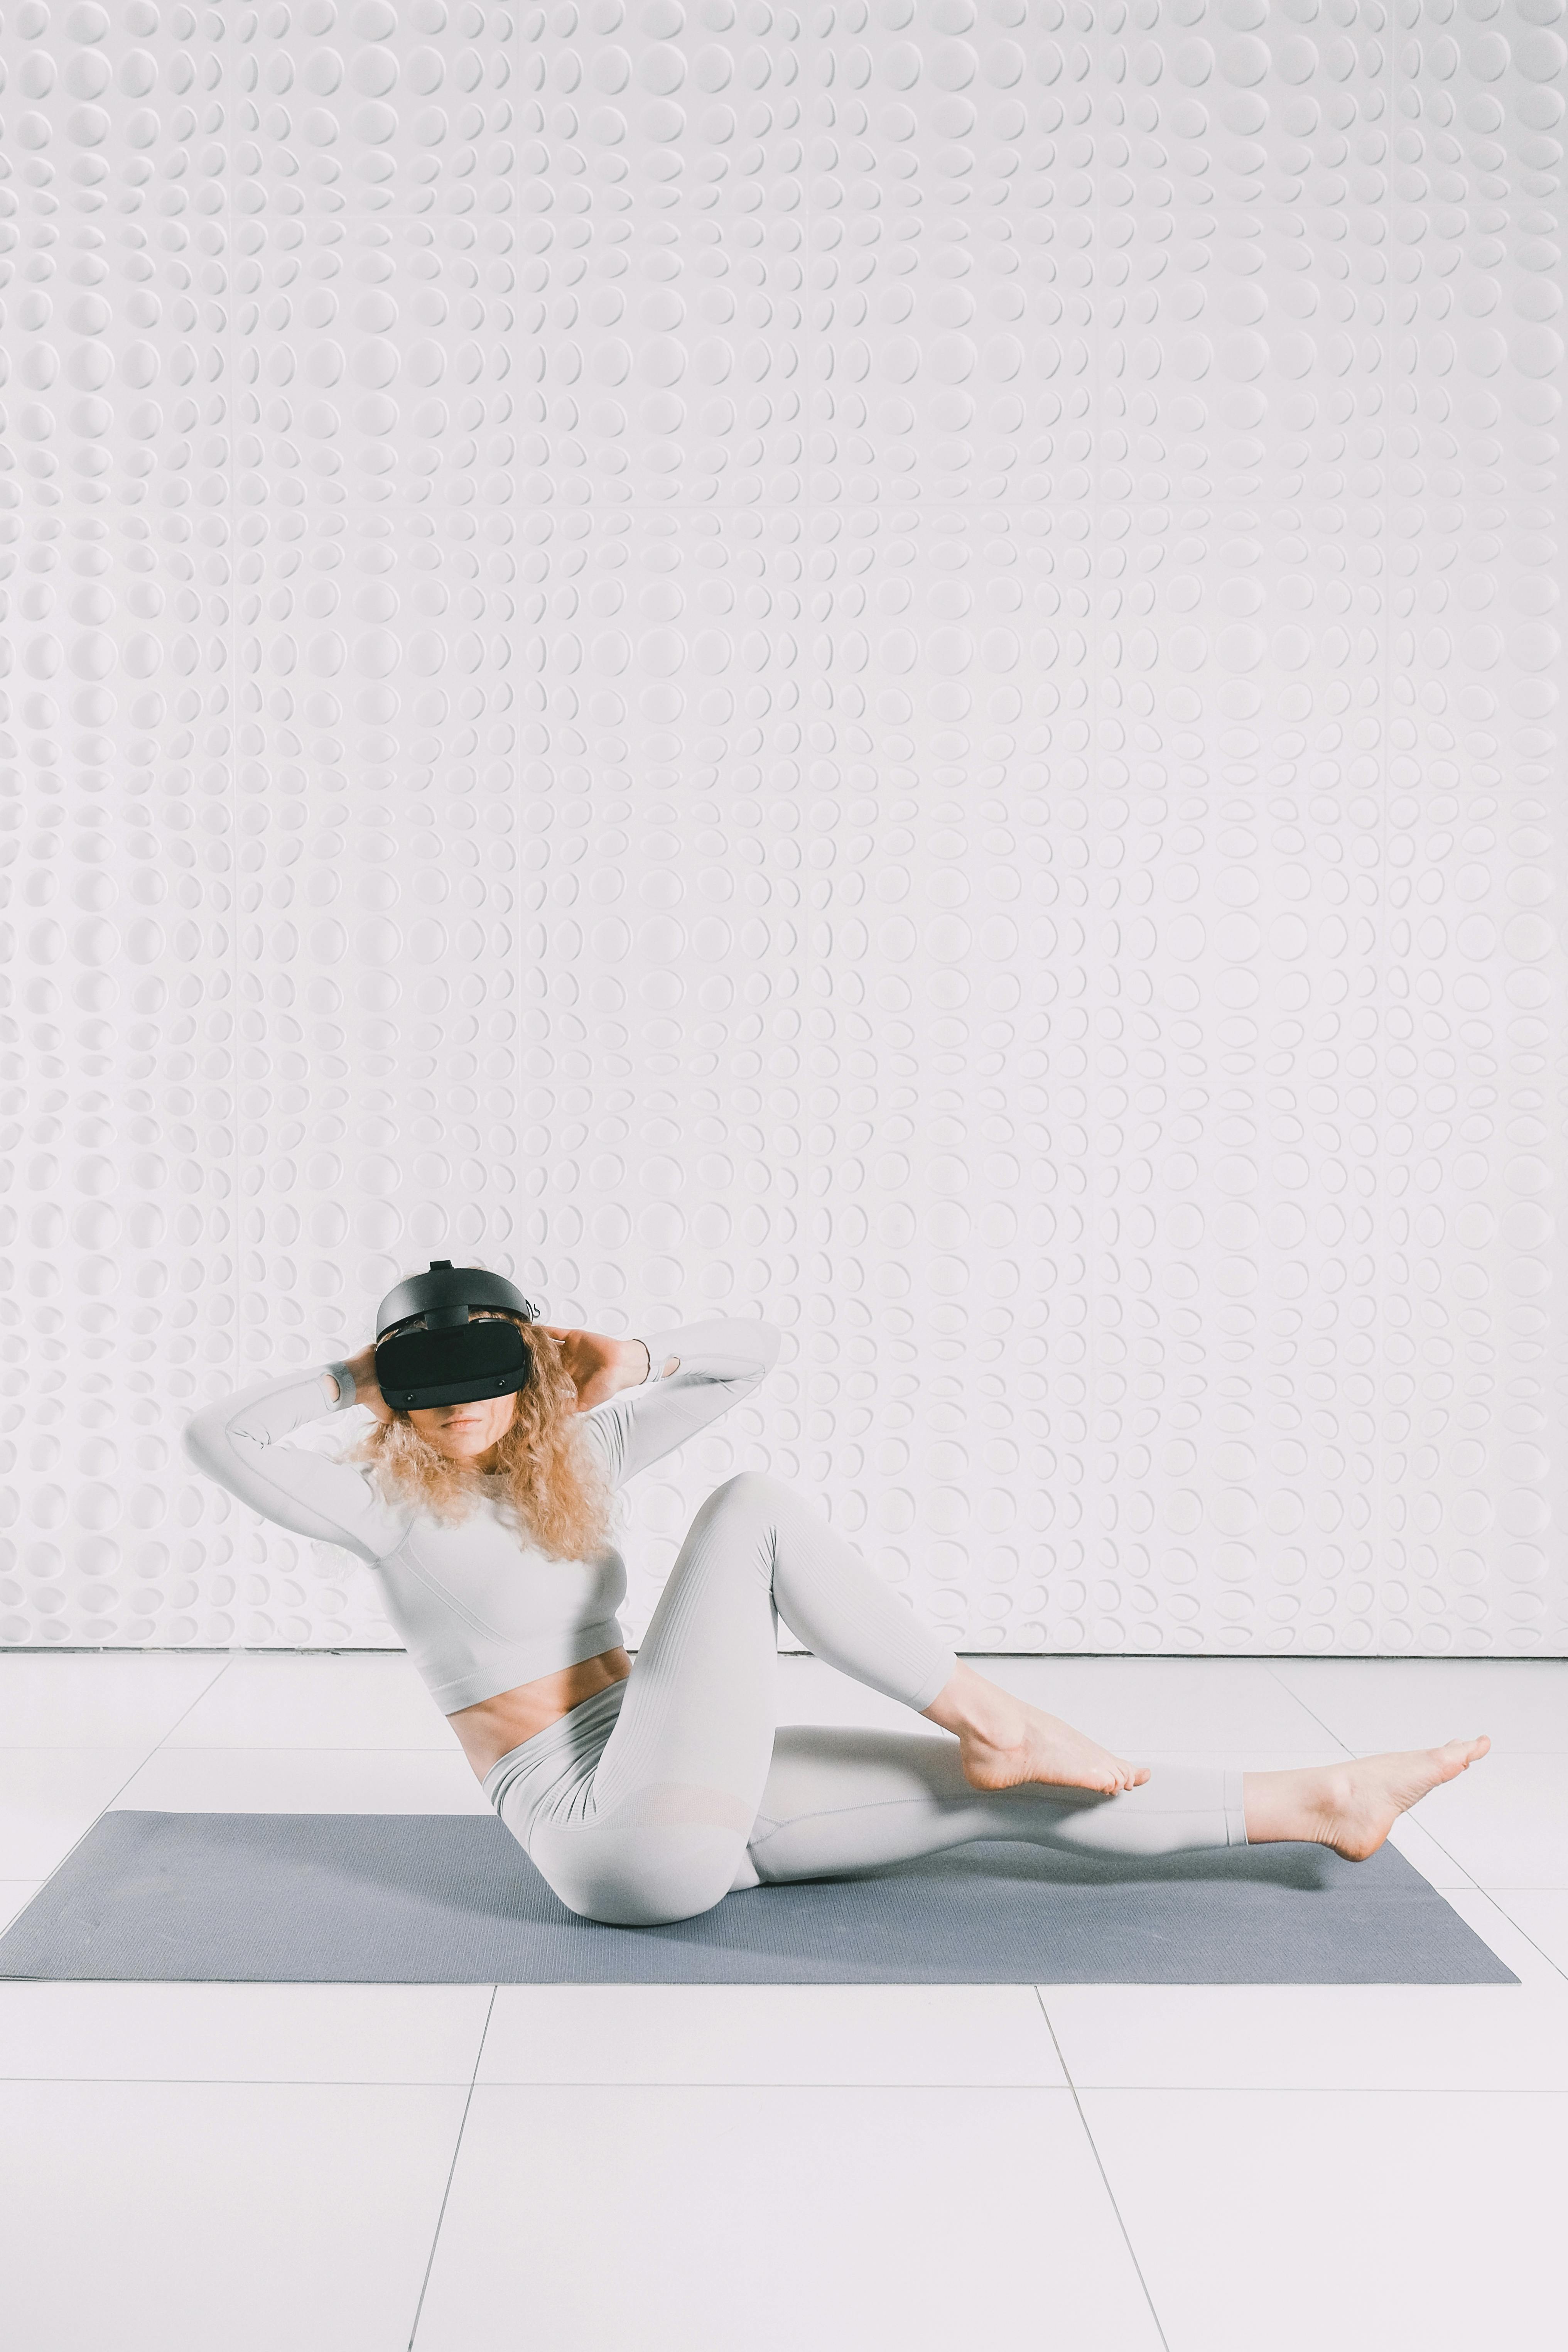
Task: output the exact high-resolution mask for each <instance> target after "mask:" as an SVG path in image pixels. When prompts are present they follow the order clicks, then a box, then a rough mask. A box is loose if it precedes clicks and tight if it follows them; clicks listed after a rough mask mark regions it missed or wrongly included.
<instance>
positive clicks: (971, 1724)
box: [921, 1664, 1024, 1748]
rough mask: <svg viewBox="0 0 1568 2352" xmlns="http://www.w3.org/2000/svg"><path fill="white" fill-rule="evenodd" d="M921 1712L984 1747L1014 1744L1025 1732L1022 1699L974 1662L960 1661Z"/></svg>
mask: <svg viewBox="0 0 1568 2352" xmlns="http://www.w3.org/2000/svg"><path fill="white" fill-rule="evenodd" d="M921 1712H922V1713H923V1714H924V1715H925V1716H926V1717H928V1718H929V1720H930V1721H931V1722H932V1723H937V1724H940V1725H941V1726H942V1729H943V1730H944V1731H952V1732H956V1733H957V1735H958V1737H959V1738H961V1739H963V1738H965V1737H967V1738H971V1739H975V1740H978V1741H980V1742H981V1743H982V1744H983V1745H984V1746H985V1747H987V1748H1015V1747H1016V1746H1017V1745H1018V1742H1019V1741H1020V1739H1021V1738H1023V1734H1024V1708H1023V1703H1022V1701H1021V1700H1019V1699H1016V1698H1015V1697H1014V1696H1013V1694H1012V1692H1011V1691H1005V1690H1003V1689H1001V1688H1000V1686H999V1685H997V1684H995V1683H992V1682H987V1681H986V1679H985V1677H984V1675H978V1674H976V1673H975V1671H974V1669H973V1666H965V1665H962V1664H961V1665H960V1666H959V1668H958V1671H957V1673H956V1674H954V1675H952V1679H951V1680H950V1681H949V1682H948V1683H947V1684H946V1685H944V1687H943V1688H942V1690H940V1691H939V1692H938V1693H937V1696H936V1697H935V1698H933V1699H932V1701H931V1705H930V1706H928V1707H925V1708H922V1710H921Z"/></svg>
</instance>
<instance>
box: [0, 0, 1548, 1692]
mask: <svg viewBox="0 0 1568 2352" xmlns="http://www.w3.org/2000/svg"><path fill="white" fill-rule="evenodd" d="M3 62H4V67H5V80H4V86H3V88H0V306H3V313H4V315H3V319H0V327H3V330H4V331H3V334H0V350H3V351H4V353H5V366H6V368H7V370H8V373H7V375H6V378H5V382H4V383H3V385H0V412H3V413H0V593H3V595H4V598H5V608H4V614H3V616H0V617H3V621H4V631H3V637H0V645H3V650H4V656H5V676H4V680H3V685H0V692H3V695H4V709H0V763H3V764H0V812H3V817H4V830H3V833H0V840H3V844H4V865H3V869H0V883H3V887H4V893H5V903H4V911H3V913H0V926H3V939H4V965H5V979H4V988H5V995H4V1000H3V1003H0V1023H3V1027H0V1097H3V1098H0V1155H3V1167H4V1185H3V1188H0V1283H3V1289H0V1391H3V1393H0V1454H3V1463H4V1469H5V1479H4V1481H3V1482H0V1499H3V1508H4V1514H5V1523H4V1527H3V1528H0V1641H8V1642H74V1643H99V1642H102V1643H227V1642H243V1643H356V1642H370V1643H384V1642H386V1641H388V1640H390V1638H391V1636H390V1634H389V1633H388V1630H387V1628H386V1627H385V1625H384V1622H383V1621H382V1620H381V1619H380V1617H379V1615H378V1614H377V1612H376V1611H375V1608H374V1595H373V1592H372V1590H371V1588H370V1584H369V1580H367V1579H366V1578H364V1577H363V1575H361V1574H360V1573H359V1572H358V1571H357V1570H355V1569H354V1568H353V1566H352V1564H351V1563H350V1562H349V1561H348V1560H347V1559H346V1558H345V1556H344V1555H342V1553H340V1552H337V1551H334V1550H332V1549H331V1548H329V1547H324V1546H321V1547H317V1546H312V1545H310V1544H309V1543H307V1542H304V1541H297V1540H295V1539H294V1538H290V1537H289V1536H287V1535H285V1534H282V1533H280V1532H279V1531H278V1530H275V1529H271V1528H264V1527H262V1526H260V1525H258V1523H257V1522H256V1521H255V1520H254V1519H253V1518H252V1517H250V1516H249V1515H248V1514H247V1513H245V1512H242V1511H240V1510H239V1509H237V1508H236V1507H231V1506H230V1505H229V1503H228V1501H227V1500H226V1497H225V1496H223V1495H222V1494H221V1493H218V1492H216V1490H215V1489H214V1488H213V1487H212V1486H209V1485H207V1484H206V1483H205V1482H203V1481H201V1480H200V1479H198V1478H196V1477H195V1475H192V1474H191V1473H190V1472H189V1470H188V1466H187V1465H186V1463H185V1461H184V1455H183V1454H182V1452H181V1448H180V1442H179V1440H180V1429H181V1424H182V1422H183V1419H184V1416H185V1414H186V1413H187V1412H188V1411H189V1409H190V1407H191V1405H192V1404H193V1402H195V1400H197V1399H198V1398H203V1397H206V1396H209V1395H211V1394H214V1393H216V1392H218V1391H222V1390H223V1389H224V1388H225V1387H226V1386H231V1385H237V1384H240V1383H247V1382H249V1381H253V1380H255V1379H256V1378H258V1377H259V1376H260V1375H261V1373H262V1372H263V1371H264V1370H267V1369H268V1368H271V1367H274V1366H276V1365H278V1364H279V1362H282V1363H288V1362H294V1363H298V1364H300V1365H304V1364H307V1363H309V1362H310V1361H312V1360H319V1359H321V1358H322V1357H324V1356H326V1355H328V1354H333V1353H337V1352H340V1351H342V1350H343V1349H350V1348H352V1347H353V1346H354V1345H356V1344H358V1343H360V1342H361V1341H362V1340H363V1338H364V1337H365V1335H366V1332H367V1329H368V1324H369V1318H370V1315H371V1312H372V1309H373V1307H374V1302H375V1300H376V1298H377V1297H379V1295H380V1294H381V1293H382V1292H383V1291H384V1289H385V1288H386V1287H387V1286H389V1284H390V1283H391V1281H392V1280H393V1279H394V1278H395V1276H396V1275H397V1274H399V1273H400V1272H402V1271H404V1270H405V1268H406V1267H407V1266H408V1265H410V1264H415V1263H418V1262H420V1261H422V1260H423V1259H424V1258H425V1257H426V1256H427V1255H432V1254H435V1253H437V1252H438V1253H440V1254H442V1255H459V1256H460V1255H476V1256H479V1257H481V1258H484V1259H487V1260H488V1261H489V1262H490V1263H491V1264H494V1265H499V1266H500V1267H503V1268H504V1269H506V1270H507V1271H508V1272H510V1273H511V1274H513V1275H514V1276H516V1278H517V1279H518V1280H520V1281H521V1283H523V1284H524V1285H525V1286H527V1287H528V1288H529V1289H530V1290H537V1291H538V1292H540V1293H542V1295H543V1296H544V1297H546V1298H547V1300H548V1302H549V1312H550V1314H551V1316H552V1319H554V1320H557V1321H573V1320H577V1319H584V1318H594V1319H595V1321H597V1322H598V1323H600V1324H601V1325H604V1326H607V1327H608V1328H613V1329H617V1330H620V1329H626V1328H650V1327H654V1326H657V1325H658V1324H659V1323H662V1322H664V1321H667V1320H668V1319H673V1318H676V1317H680V1316H684V1317H699V1316H702V1315H707V1314H728V1313H742V1314H744V1313H749V1312H752V1311H754V1310H755V1309H757V1308H758V1307H761V1308H762V1309H763V1311H764V1312H766V1313H768V1314H769V1315H771V1316H773V1318H776V1319H777V1320H778V1321H780V1322H781V1323H783V1324H784V1326H785V1328H786V1333H787V1339H786V1349H785V1355H784V1361H783V1364H782V1366H781V1369H780V1370H779V1372H778V1373H777V1375H776V1376H775V1378H774V1379H773V1381H772V1382H771V1383H770V1386H769V1388H768V1390H767V1391H765V1392H764V1394H763V1397H762V1398H761V1399H760V1400H759V1401H758V1402H757V1404H756V1405H754V1406H747V1407H744V1408H742V1409H741V1410H740V1411H739V1412H737V1413H735V1414H734V1415H733V1416H732V1417H731V1420H729V1421H728V1422H727V1423H724V1425H723V1426H722V1428H721V1430H719V1431H716V1432H715V1433H713V1434H711V1435H710V1436H708V1437H705V1438H702V1439H700V1440H699V1441H698V1442H697V1443H695V1444H693V1445H692V1446H691V1447H690V1448H689V1452H688V1454H686V1455H684V1456H682V1457H681V1458H680V1459H679V1461H677V1462H675V1463H673V1464H671V1465H666V1467H665V1468H664V1469H663V1470H661V1471H660V1472H659V1473H657V1474H655V1475H654V1476H652V1477H650V1478H649V1479H647V1480H646V1481H644V1482H643V1484H642V1488H641V1491H640V1493H639V1494H638V1495H637V1497H636V1508H635V1514H634V1516H635V1518H636V1521H637V1529H636V1535H635V1540H634V1543H633V1546H632V1549H633V1554H634V1589H633V1595H632V1606H631V1608H630V1609H629V1611H628V1627H629V1630H630V1632H631V1633H632V1634H633V1636H634V1638H635V1636H636V1634H637V1632H638V1631H639V1630H640V1628H641V1625H642V1624H643V1622H646V1618H647V1611H648V1607H649V1605H650V1602H651V1600H652V1597H653V1595H654V1593H655V1592H656V1591H657V1589H658V1582H659V1580H660V1579H661V1577H662V1575H663V1574H664V1572H665V1570H667V1569H668V1563H669V1560H670V1559H671V1557H672V1556H673V1551H674V1547H675V1545H676V1543H677V1541H678V1540H679V1534H680V1531H681V1529H682V1528H683V1527H684V1525H685V1524H686V1521H687V1519H688V1517H689V1514H690V1512H691V1510H692V1508H693V1507H694V1506H695V1504H696V1502H697V1500H698V1499H699V1498H700V1495H701V1494H702V1493H703V1492H704V1491H705V1490H706V1489H707V1487H709V1486H711V1484H713V1483H714V1481H715V1480H717V1479H718V1478H720V1477H722V1476H723V1475H726V1474H727V1473H729V1472H731V1471H732V1470H735V1469H737V1468H742V1467H746V1466H752V1465H755V1466H767V1467H770V1468H772V1469H773V1470H774V1471H775V1472H778V1473H780V1474H782V1475H784V1476H786V1477H790V1478H793V1479H798V1480H800V1481H801V1482H802V1483H803V1484H804V1485H805V1486H806V1487H807V1488H808V1489H809V1490H810V1491H811V1492H813V1493H814V1494H817V1495H820V1496H823V1497H824V1499H825V1501H826V1507H827V1508H828V1509H829V1511H830V1512H831V1515H832V1517H833V1519H834V1521H835V1523H836V1524H837V1525H838V1526H840V1527H842V1528H844V1529H845V1530H846V1531H847V1532H848V1533H849V1534H850V1535H852V1536H853V1537H854V1538H856V1539H857V1540H858V1542H859V1543H861V1544H862V1545H863V1546H864V1548H865V1549H866V1550H867V1552H868V1555H869V1556H870V1557H871V1559H873V1560H874V1561H875V1563H876V1565H877V1567H878V1569H879V1571H880V1572H881V1573H883V1574H884V1575H885V1576H887V1577H888V1578H889V1580H892V1581H893V1582H894V1583H895V1584H896V1585H897V1586H898V1587H899V1588H900V1590H902V1591H905V1592H906V1593H907V1594H908V1596H909V1598H910V1600H911V1601H913V1602H914V1603H915V1604H916V1605H917V1606H918V1607H919V1608H920V1609H921V1611H922V1612H924V1613H925V1614H927V1615H928V1616H930V1617H931V1618H932V1619H933V1620H934V1621H935V1622H938V1623H940V1624H941V1625H942V1626H943V1627H944V1628H946V1629H947V1630H948V1631H949V1632H950V1633H951V1634H952V1638H953V1639H954V1640H955V1641H957V1642H959V1643H963V1644H964V1645H968V1646H971V1647H976V1648H1015V1649H1040V1648H1047V1649H1091V1650H1118V1649H1134V1650H1161V1649H1167V1650H1181V1649H1208V1650H1226V1649H1231V1650H1255V1651H1264V1652H1267V1651H1278V1650H1294V1651H1309V1652H1310V1651H1314V1650H1318V1651H1321V1650H1330V1649H1338V1650H1343V1651H1352V1652H1353V1651H1369V1650H1384V1651H1395V1652H1400V1651H1409V1652H1415V1653H1423V1652H1428V1653H1429V1652H1437V1651H1447V1650H1451V1651H1458V1652H1477V1651H1488V1650H1489V1651H1496V1652H1526V1651H1549V1652H1560V1651H1561V1650H1562V1649H1563V1631H1564V1627H1563V1587H1562V1581H1561V1570H1560V1569H1558V1568H1556V1567H1555V1566H1554V1565H1553V1554H1552V1527H1553V1522H1552V1509H1553V1501H1554V1484H1553V1482H1554V1481H1558V1482H1560V1477H1561V1473H1560V1471H1559V1469H1558V1467H1557V1457H1556V1455H1555V1454H1553V1452H1552V1447H1551V1443H1550V1439H1549V1435H1548V1424H1549V1416H1550V1412H1551V1403H1552V1399H1553V1398H1557V1397H1560V1396H1561V1393H1562V1389H1563V1360H1562V1358H1561V1354H1560V1353H1559V1354H1558V1355H1557V1356H1556V1357H1555V1358H1553V1356H1552V1352H1551V1350H1552V1341H1551V1338H1550V1333H1551V1323H1550V1317H1551V1313H1552V1272H1553V1268H1554V1265H1555V1264H1556V1261H1557V1257H1558V1253H1559V1248H1560V1243H1559V1222H1560V1220H1559V1209H1558V1200H1557V1193H1558V1186H1559V1181H1560V1178H1559V1167H1560V1162H1561V1160H1562V1156H1563V1152H1562V1121H1561V1104H1562V1099H1563V1096H1562V1083H1563V1064H1562V1060H1561V1046H1560V1043H1559V1039H1560V1034H1561V1031H1560V1008H1561V1005H1562V1003H1563V969H1562V959H1561V950H1560V948H1559V944H1558V936H1557V929H1556V907H1555V898H1554V879H1555V872H1556V866H1557V862H1558V845H1557V835H1558V830H1559V825H1558V809H1559V806H1560V803H1561V796H1562V767H1561V728H1560V690H1561V689H1560V680H1561V675H1562V653H1563V648H1562V614H1561V607H1560V603H1559V595H1560V588H1561V583H1562V578H1563V559H1562V545H1563V513H1562V499H1563V491H1562V480H1563V476H1562V464H1561V457H1562V452H1561V448H1560V441H1561V435H1562V417H1561V389H1562V376H1563V307H1562V291H1561V289H1562V283H1563V168H1562V167H1563V112H1564V108H1563V80H1564V74H1565V69H1568V48H1565V47H1564V41H1563V32H1562V26H1561V11H1560V9H1558V8H1557V7H1556V6H1555V5H1554V4H1553V0H1529V5H1519V6H1516V5H1514V0H1504V5H1503V6H1502V7H1500V8H1496V7H1492V6H1488V7H1485V8H1482V7H1479V6H1476V7H1472V8H1470V9H1469V10H1468V12H1467V11H1464V10H1460V11H1458V12H1456V11H1455V10H1453V9H1452V8H1451V7H1449V6H1448V5H1446V0H1444V5H1438V4H1437V0H1430V5H1419V0H1396V5H1392V6H1390V5H1385V0H1335V5H1333V6H1332V7H1331V8H1330V9H1329V10H1328V12H1327V13H1326V14H1325V13H1323V12H1322V11H1320V10H1318V9H1316V8H1314V7H1313V6H1312V5H1310V0H1301V5H1297V4H1296V0H1285V5H1283V6H1282V7H1281V8H1277V9H1275V10H1274V11H1272V12H1271V11H1269V10H1268V9H1267V8H1266V7H1265V6H1264V5H1262V0H1225V5H1217V6H1205V0H1174V5H1163V0H1108V5H1100V6H1091V5H1077V0H1074V5H1071V6H1070V7H1069V6H1066V5H1062V0H1038V5H1036V6H1035V7H1033V8H1031V9H1029V10H1026V9H1025V7H1024V6H1023V5H1022V0H974V5H972V0H935V5H930V6H923V5H922V6H920V7H917V6H916V5H914V0H885V5H880V6H879V8H878V9H877V10H876V11H875V12H874V13H873V12H871V11H870V10H868V7H867V6H866V5H864V0H846V5H837V0H835V5H833V6H832V7H824V8H820V9H818V8H815V7H814V8H813V10H812V11H811V12H810V14H809V16H807V17H805V18H803V17H801V16H797V15H796V14H795V12H794V11H793V10H791V9H788V8H777V7H774V6H773V5H771V0H769V5H764V0H701V5H692V6H691V7H689V8H688V7H686V6H684V5H680V0H650V5H640V0H639V5H637V6H634V7H630V8H627V7H624V6H623V5H622V0H595V5H593V6H592V7H591V8H589V9H587V10H585V11H584V12H582V14H581V15H580V14H579V11H578V10H577V9H576V8H575V7H573V6H565V7H562V8H559V9H551V10H549V11H546V10H544V9H531V8H524V9H515V10H514V9H511V8H506V7H491V6H480V5H477V0H398V5H392V0H300V5H295V6H293V7H291V8H286V7H283V6H281V5H277V6H274V5H262V6H260V7H258V8H248V7H241V8H234V9H223V10H208V9H197V8H196V7H195V6H192V5H184V0H116V5H113V6H112V7H101V8H100V7H99V6H96V5H72V6H57V7H54V8H52V9H51V8H47V7H45V6H44V5H37V0H26V5H22V6H19V7H16V8H13V9H10V10H8V11H7V12H6V19H5V31H4V36H3ZM322 1434H323V1437H324V1438H330V1437H331V1432H330V1431H327V1432H323V1433H322Z"/></svg>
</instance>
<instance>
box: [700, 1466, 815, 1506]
mask: <svg viewBox="0 0 1568 2352" xmlns="http://www.w3.org/2000/svg"><path fill="white" fill-rule="evenodd" d="M793 1492H794V1489H793V1488H792V1487H791V1486H788V1485H787V1484H786V1482H785V1481H784V1479H783V1478H774V1477H773V1476H771V1475H770V1474H769V1473H768V1472H767V1471H766V1470H737V1471H736V1473H735V1475H734V1476H733V1477H732V1478H726V1479H725V1481H724V1483H723V1485H722V1486H715V1487H714V1489H713V1492H712V1493H711V1495H710V1496H709V1497H708V1500H709V1502H710V1504H715V1505H717V1504H721V1503H722V1504H729V1505H733V1506H734V1507H736V1508H746V1509H761V1510H765V1511H773V1510H776V1509H777V1508H778V1507H779V1504H780V1503H781V1502H782V1501H787V1500H788V1498H789V1497H790V1496H791V1495H792V1494H793Z"/></svg>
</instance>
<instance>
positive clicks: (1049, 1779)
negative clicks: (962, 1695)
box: [958, 1699, 1149, 1797]
mask: <svg viewBox="0 0 1568 2352" xmlns="http://www.w3.org/2000/svg"><path fill="white" fill-rule="evenodd" d="M1017 1706H1018V1712H1017V1716H1016V1718H1010V1719H1007V1720H1005V1721H1002V1722H999V1723H995V1724H991V1723H988V1724H987V1725H986V1727H985V1728H984V1731H982V1730H980V1729H978V1728H976V1727H975V1726H973V1724H966V1725H965V1726H964V1727H963V1729H962V1730H961V1731H960V1732H959V1735H958V1753H959V1759H960V1761H961V1762H962V1764H963V1777H964V1779H965V1780H967V1781H968V1782H969V1784H970V1786H971V1787H972V1788H975V1789H1016V1788H1019V1787H1021V1786H1022V1785H1023V1784H1024V1783H1025V1782H1026V1781H1029V1780H1038V1781H1043V1782H1045V1783H1046V1784H1047V1786H1048V1787H1051V1788H1058V1789H1093V1790H1098V1791H1099V1792H1100V1795H1101V1796H1106V1797H1114V1796H1116V1795H1117V1794H1118V1793H1119V1792H1120V1791H1121V1790H1123V1789H1136V1788H1138V1787H1139V1786H1140V1785H1141V1783H1142V1782H1143V1781H1145V1780H1147V1779H1148V1778H1149V1767H1148V1766H1147V1765H1146V1764H1129V1763H1128V1762H1127V1760H1126V1759H1125V1758H1124V1757H1121V1756H1113V1755H1112V1754H1111V1752H1110V1748H1101V1747H1100V1743H1099V1741H1098V1740H1095V1739H1090V1738H1089V1736H1088V1734H1087V1733H1085V1732H1082V1731H1075V1730H1074V1728H1073V1727H1072V1725H1071V1724H1070V1723H1064V1722H1063V1721H1062V1719H1061V1717H1059V1716H1056V1715H1047V1714H1046V1713H1044V1711H1043V1710H1042V1709H1041V1708H1039V1707H1037V1706H1028V1705H1027V1704H1026V1702H1025V1701H1023V1700H1021V1699H1020V1700H1019V1701H1018V1703H1017Z"/></svg>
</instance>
